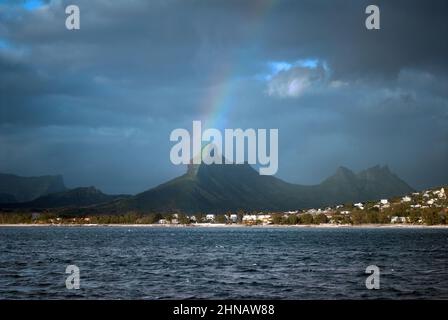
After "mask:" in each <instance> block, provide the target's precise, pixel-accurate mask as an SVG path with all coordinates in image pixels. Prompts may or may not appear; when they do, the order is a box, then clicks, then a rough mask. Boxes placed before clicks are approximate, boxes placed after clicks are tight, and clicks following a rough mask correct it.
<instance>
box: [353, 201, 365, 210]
mask: <svg viewBox="0 0 448 320" xmlns="http://www.w3.org/2000/svg"><path fill="white" fill-rule="evenodd" d="M354 206H355V207H357V208H358V209H361V210H364V205H363V204H362V203H361V202H359V203H355V204H354Z"/></svg>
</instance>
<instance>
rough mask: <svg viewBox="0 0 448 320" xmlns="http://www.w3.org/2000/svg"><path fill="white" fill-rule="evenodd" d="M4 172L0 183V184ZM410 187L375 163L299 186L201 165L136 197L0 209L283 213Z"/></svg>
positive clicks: (53, 199) (85, 193) (66, 199)
mask: <svg viewBox="0 0 448 320" xmlns="http://www.w3.org/2000/svg"><path fill="white" fill-rule="evenodd" d="M2 176H4V175H0V184H2V185H3V184H4V182H3V181H1V177H2ZM30 179H31V178H30ZM30 181H33V180H30ZM60 182H62V178H60ZM52 186H53V185H52ZM62 186H63V182H62ZM53 187H54V186H53ZM64 188H65V186H64ZM25 189H26V188H25ZM26 190H28V189H26ZM39 190H41V189H39ZM0 191H2V192H3V193H4V194H6V195H10V194H11V192H5V191H8V189H6V188H5V189H0ZM412 191H414V190H413V189H412V188H411V187H410V186H409V185H408V184H406V182H404V181H403V180H401V179H400V178H399V177H397V176H396V175H395V174H393V173H392V172H391V171H390V170H389V168H388V167H387V166H386V167H380V166H375V167H372V168H370V169H367V170H364V171H361V172H359V173H358V174H355V173H354V172H352V171H351V170H349V169H347V168H344V167H340V168H339V169H338V170H337V171H336V173H335V174H334V175H333V176H331V177H329V178H328V179H326V180H324V181H323V182H322V183H320V184H318V185H313V186H303V185H297V184H292V183H288V182H285V181H283V180H281V179H278V178H276V177H274V176H261V175H259V174H258V172H257V171H256V170H255V169H253V168H252V167H251V166H250V165H249V164H228V165H216V164H212V165H205V164H201V165H190V166H189V167H188V170H187V172H186V173H185V174H184V175H182V176H180V177H177V178H175V179H173V180H170V181H168V182H166V183H164V184H161V185H159V186H157V187H155V188H153V189H150V190H148V191H145V192H142V193H139V194H137V195H135V196H125V195H118V196H113V195H106V194H104V193H102V192H101V191H99V190H98V189H95V188H94V187H89V188H76V189H72V190H67V189H66V188H65V190H62V191H60V192H56V193H52V194H48V193H49V192H48V191H47V190H45V192H46V193H47V194H45V195H43V196H40V197H37V198H36V199H34V200H32V201H28V202H24V203H20V204H18V203H17V204H14V205H6V206H5V205H2V207H10V208H11V207H15V208H18V207H22V208H76V212H77V213H79V212H82V210H80V209H82V208H85V207H88V210H89V212H90V213H104V214H106V213H107V214H112V213H117V214H118V213H125V212H129V211H137V212H145V213H151V212H154V213H155V212H160V213H165V212H185V213H196V212H203V213H208V212H210V213H219V212H221V213H222V212H225V211H236V210H239V209H241V210H246V211H247V210H250V211H255V210H257V211H258V210H271V211H273V210H274V211H276V210H278V211H283V210H293V209H300V208H311V207H322V206H326V205H334V204H339V203H346V202H357V201H368V200H377V199H381V198H390V197H394V196H400V195H405V194H408V193H410V192H412ZM41 192H42V191H41ZM37 193H38V192H37V191H35V192H34V193H29V194H27V196H28V197H30V196H31V194H37ZM13 195H14V197H15V199H16V200H17V199H23V198H26V197H24V196H18V192H16V193H14V194H13ZM0 199H2V198H1V197H0ZM3 199H8V196H4V198H3ZM0 202H2V201H0Z"/></svg>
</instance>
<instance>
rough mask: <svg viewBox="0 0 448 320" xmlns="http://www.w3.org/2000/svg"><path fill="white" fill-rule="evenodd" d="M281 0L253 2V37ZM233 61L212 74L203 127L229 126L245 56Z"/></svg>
mask: <svg viewBox="0 0 448 320" xmlns="http://www.w3.org/2000/svg"><path fill="white" fill-rule="evenodd" d="M278 1H279V0H256V1H253V2H252V6H253V11H252V15H251V19H250V20H249V21H248V23H249V24H250V25H249V26H250V28H251V30H250V34H251V35H252V37H255V38H256V37H257V36H259V32H257V31H258V30H259V26H260V25H261V24H262V22H263V20H264V19H265V18H266V16H267V14H268V13H269V12H270V10H271V9H272V8H273V7H274V5H275V3H276V2H278ZM230 60H231V61H233V62H232V63H228V64H222V65H221V66H219V68H218V69H217V70H216V71H215V72H214V74H211V75H210V79H211V81H210V83H212V84H213V85H212V86H211V87H210V88H209V89H208V90H207V94H206V95H205V97H204V98H203V99H202V102H201V106H200V113H201V115H202V117H201V119H200V120H201V121H202V124H203V125H202V128H203V129H208V128H216V129H218V130H223V129H225V128H227V127H228V125H229V123H228V121H229V120H228V119H229V116H230V113H231V111H232V108H233V106H234V105H235V103H234V91H235V90H234V89H235V79H234V76H235V74H236V71H237V70H238V69H239V65H240V64H241V63H242V60H243V56H242V55H240V56H237V57H235V58H234V59H230Z"/></svg>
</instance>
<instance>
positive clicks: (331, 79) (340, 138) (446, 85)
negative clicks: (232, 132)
mask: <svg viewBox="0 0 448 320" xmlns="http://www.w3.org/2000/svg"><path fill="white" fill-rule="evenodd" d="M24 3H25V2H17V1H0V142H1V146H2V152H1V154H0V171H9V172H14V173H19V174H27V175H33V174H47V173H63V174H64V175H65V177H66V180H67V181H68V183H69V184H70V185H71V186H75V185H91V184H94V185H97V186H98V187H100V188H102V189H104V190H106V191H109V192H137V191H141V190H143V189H145V188H147V187H149V186H153V185H155V184H157V183H160V182H163V181H164V180H166V179H168V178H170V177H173V176H175V175H176V174H178V173H180V172H181V170H182V168H177V167H173V166H172V165H171V164H170V162H169V159H168V157H169V148H170V146H171V145H170V143H169V140H168V137H169V133H170V131H171V130H172V129H174V128H177V127H187V128H189V127H190V126H191V121H192V120H195V119H203V117H204V110H209V111H206V112H205V113H209V112H210V109H213V107H214V105H213V104H217V105H218V109H219V107H221V108H223V109H226V110H227V113H226V114H225V118H226V119H225V120H226V121H225V122H226V123H227V126H229V127H230V128H234V127H238V126H241V127H260V128H279V129H280V155H279V159H280V167H279V175H280V177H283V178H285V179H287V180H289V181H293V182H302V183H317V182H319V181H320V180H321V179H323V178H324V177H326V176H327V175H329V174H331V173H332V172H333V171H334V169H335V168H336V167H337V166H339V165H347V166H349V167H352V168H354V169H363V168H365V167H367V166H370V165H374V164H376V163H388V164H390V166H391V167H392V169H393V170H394V171H396V172H397V173H398V174H399V175H401V176H402V177H404V178H405V179H406V180H407V181H408V182H410V183H411V184H412V185H413V186H415V187H423V186H430V185H434V184H442V183H447V182H448V172H447V170H445V165H444V163H446V161H447V160H448V129H447V128H448V105H447V104H448V103H447V98H448V97H447V92H448V90H447V89H448V80H447V79H448V61H447V59H446V57H447V56H448V43H447V41H446V40H445V39H444V37H445V35H446V34H447V33H448V23H447V22H446V17H445V16H446V12H447V10H448V3H447V2H446V1H431V3H430V4H427V3H425V2H424V1H397V0H389V1H321V0H313V1H311V0H309V1H272V0H260V1H257V0H254V1H240V0H227V1H199V0H198V1H187V0H182V1H175V0H170V1H166V0H160V1H159V0H151V1H143V0H141V1H87V0H85V1H84V0H83V1H81V0H80V1H74V0H73V1H41V2H40V3H41V5H40V7H39V6H37V7H29V8H25V5H24ZM68 4H77V5H79V7H80V9H81V30H79V31H75V32H71V31H67V30H66V29H65V27H64V23H65V17H66V15H65V12H64V11H65V10H64V9H65V6H66V5H68ZM369 4H377V5H378V6H379V7H380V9H381V30H377V31H367V30H366V28H365V27H364V20H365V17H366V15H365V13H364V10H365V7H366V6H367V5H369ZM229 88H230V89H229ZM221 92H225V96H226V97H225V98H226V99H225V100H224V99H221V100H222V101H218V100H217V98H216V97H214V95H215V94H214V93H221ZM217 96H218V94H217ZM210 97H211V98H210ZM31 159H32V160H31Z"/></svg>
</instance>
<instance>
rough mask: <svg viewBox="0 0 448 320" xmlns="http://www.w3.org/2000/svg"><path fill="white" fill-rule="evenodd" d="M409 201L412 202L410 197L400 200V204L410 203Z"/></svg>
mask: <svg viewBox="0 0 448 320" xmlns="http://www.w3.org/2000/svg"><path fill="white" fill-rule="evenodd" d="M411 201H412V199H411V197H408V196H405V197H403V198H401V202H411Z"/></svg>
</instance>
